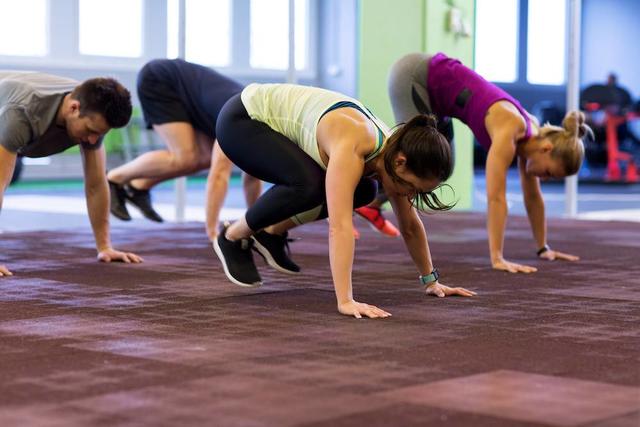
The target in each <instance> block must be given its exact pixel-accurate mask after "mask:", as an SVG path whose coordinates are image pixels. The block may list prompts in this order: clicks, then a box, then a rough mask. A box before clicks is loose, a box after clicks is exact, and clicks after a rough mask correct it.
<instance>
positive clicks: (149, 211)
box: [124, 184, 164, 222]
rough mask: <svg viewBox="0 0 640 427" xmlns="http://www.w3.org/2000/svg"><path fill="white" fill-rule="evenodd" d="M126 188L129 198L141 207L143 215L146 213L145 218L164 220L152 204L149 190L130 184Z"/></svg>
mask: <svg viewBox="0 0 640 427" xmlns="http://www.w3.org/2000/svg"><path fill="white" fill-rule="evenodd" d="M124 190H125V194H126V197H127V200H128V201H129V202H131V203H132V204H133V205H134V206H135V207H137V208H138V209H140V212H142V215H144V217H145V218H147V219H150V220H151V221H155V222H163V221H164V220H163V219H162V217H161V216H160V214H159V213H158V212H156V211H155V209H153V206H152V205H151V193H150V192H149V190H138V189H137V188H134V187H132V186H131V185H130V184H126V185H125V186H124Z"/></svg>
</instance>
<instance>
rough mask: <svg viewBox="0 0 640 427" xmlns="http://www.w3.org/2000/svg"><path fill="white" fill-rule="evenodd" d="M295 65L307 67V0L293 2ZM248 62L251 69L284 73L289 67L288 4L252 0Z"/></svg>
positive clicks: (282, 0)
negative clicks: (282, 71) (281, 71)
mask: <svg viewBox="0 0 640 427" xmlns="http://www.w3.org/2000/svg"><path fill="white" fill-rule="evenodd" d="M294 9H295V21H294V22H295V57H296V60H295V63H296V68H297V69H304V68H306V67H307V66H308V55H307V51H308V40H309V33H308V22H309V18H308V13H309V3H308V0H295V6H294ZM250 21H251V24H250V32H251V40H250V46H251V47H250V54H249V63H250V65H251V67H253V68H263V69H273V70H285V69H287V68H288V64H289V1H288V0H251V19H250Z"/></svg>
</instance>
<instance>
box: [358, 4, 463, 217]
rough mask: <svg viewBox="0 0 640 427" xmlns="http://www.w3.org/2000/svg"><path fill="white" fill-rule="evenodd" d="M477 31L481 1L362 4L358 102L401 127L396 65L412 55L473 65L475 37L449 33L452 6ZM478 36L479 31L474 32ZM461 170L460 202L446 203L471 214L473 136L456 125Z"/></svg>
mask: <svg viewBox="0 0 640 427" xmlns="http://www.w3.org/2000/svg"><path fill="white" fill-rule="evenodd" d="M452 3H453V4H454V5H455V7H456V8H458V9H460V10H461V12H462V16H463V18H464V19H465V20H467V22H468V23H469V24H471V25H473V21H474V19H473V18H474V6H475V0H394V1H389V0H360V1H359V3H358V7H359V13H358V18H359V22H358V25H359V32H358V36H359V40H358V51H359V61H358V67H359V69H358V98H359V99H360V100H362V101H363V102H364V104H365V105H367V106H368V107H369V108H371V110H372V111H374V112H375V113H376V114H377V115H378V116H379V117H380V118H381V119H382V120H384V121H385V122H386V123H387V124H389V125H392V124H395V123H394V120H393V114H392V110H391V104H390V102H389V97H388V94H387V75H388V71H389V69H390V67H391V65H392V64H393V63H394V62H395V61H396V60H397V59H398V58H400V57H401V56H402V55H405V54H407V53H411V52H427V53H435V52H444V53H446V54H447V55H449V56H452V57H455V58H459V59H460V60H461V61H462V62H464V63H465V64H467V65H472V64H473V36H472V37H458V36H456V35H454V34H453V33H451V32H449V31H447V13H448V11H449V9H450V7H451V6H450V4H452ZM472 34H473V30H472ZM454 126H455V135H456V137H455V152H456V165H455V170H454V173H453V176H452V177H451V179H450V180H449V181H448V183H449V185H451V186H452V187H453V189H454V190H455V197H454V196H453V194H451V192H450V191H448V190H445V191H444V193H443V199H444V200H445V201H447V202H451V201H454V200H457V201H458V204H457V206H456V208H457V209H462V210H464V209H470V208H471V204H472V198H473V136H472V134H471V132H470V131H469V130H468V128H467V127H466V126H464V125H463V124H461V123H459V122H457V121H456V123H455V124H454Z"/></svg>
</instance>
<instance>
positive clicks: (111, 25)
mask: <svg viewBox="0 0 640 427" xmlns="http://www.w3.org/2000/svg"><path fill="white" fill-rule="evenodd" d="M16 3H17V2H16ZM78 6H79V10H78V15H79V16H78V19H79V26H80V28H79V48H80V53H82V54H84V55H100V56H116V57H126V58H136V57H139V56H142V0H109V1H108V2H105V1H100V0H79V1H78ZM32 27H33V26H32V25H29V28H32Z"/></svg>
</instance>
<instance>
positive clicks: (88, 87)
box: [71, 77, 132, 128]
mask: <svg viewBox="0 0 640 427" xmlns="http://www.w3.org/2000/svg"><path fill="white" fill-rule="evenodd" d="M71 98H73V99H75V100H77V101H79V102H80V114H81V115H83V116H86V115H88V114H96V113H97V114H100V115H102V116H103V117H104V118H105V120H106V122H107V124H108V125H109V127H112V128H121V127H123V126H125V125H126V124H127V123H129V119H130V118H131V110H132V107H131V94H130V93H129V91H128V90H127V89H126V88H125V87H124V86H122V85H121V84H120V83H118V81H117V80H115V79H112V78H105V77H97V78H94V79H89V80H86V81H84V82H83V83H82V84H80V85H79V86H77V87H76V88H75V89H74V90H73V92H71Z"/></svg>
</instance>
